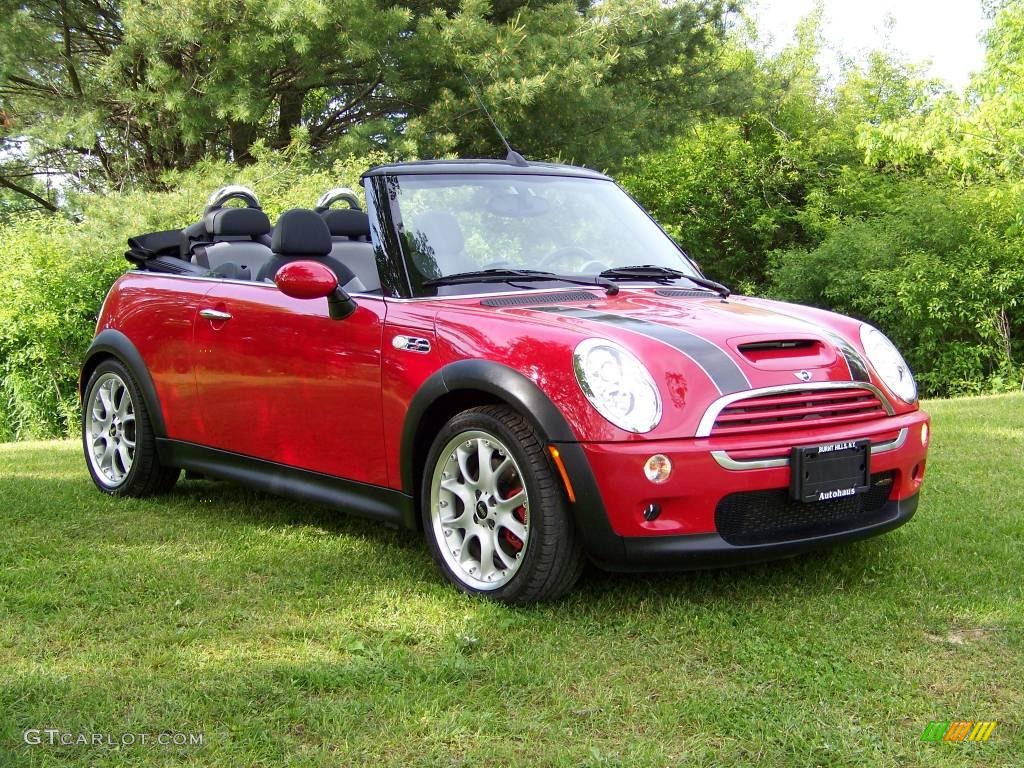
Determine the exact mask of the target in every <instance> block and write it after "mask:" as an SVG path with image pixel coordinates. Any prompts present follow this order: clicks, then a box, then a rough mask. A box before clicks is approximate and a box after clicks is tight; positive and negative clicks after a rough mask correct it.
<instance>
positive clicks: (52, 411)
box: [0, 146, 387, 440]
mask: <svg viewBox="0 0 1024 768" xmlns="http://www.w3.org/2000/svg"><path fill="white" fill-rule="evenodd" d="M255 152H256V156H257V161H256V162H255V163H253V164H252V165H249V166H247V167H246V168H244V169H238V168H235V167H234V166H232V165H230V164H228V163H224V162H204V163H200V164H199V165H198V166H197V167H196V168H195V169H193V170H191V171H188V172H183V173H175V174H171V175H169V176H167V177H166V178H165V183H166V185H167V187H168V191H166V192H157V193H154V192H130V193H124V194H112V195H105V196H98V195H85V196H81V197H79V199H77V200H76V201H75V204H76V206H78V207H80V209H81V211H82V220H81V222H80V223H74V222H71V221H69V220H66V219H61V218H53V217H42V216H35V217H31V218H23V219H21V220H19V221H17V222H16V223H14V224H11V225H9V226H7V227H5V228H2V229H0V242H3V243H4V250H5V253H6V257H5V258H4V259H3V260H0V285H2V286H3V290H4V298H3V301H2V302H0V430H2V431H0V440H4V439H13V438H29V437H46V436H55V435H67V434H73V433H75V432H76V430H77V428H78V427H77V424H78V421H77V419H78V395H77V389H76V382H77V378H78V369H79V365H80V364H81V360H82V356H83V354H84V352H85V349H86V347H87V346H88V344H89V341H90V340H91V338H92V335H93V328H94V325H95V323H96V317H97V314H98V312H99V308H100V305H101V303H102V301H103V297H104V295H105V294H106V292H107V290H108V289H109V288H110V285H111V284H112V283H113V281H114V280H115V279H116V278H117V277H118V276H119V275H121V274H122V273H123V272H125V271H126V270H127V269H128V268H129V264H128V262H127V261H125V260H124V258H123V256H122V254H123V252H124V249H125V247H126V242H125V241H126V240H127V238H128V237H129V236H131V235H136V234H139V233H140V232H149V231H156V230H161V229H171V228H178V227H183V226H185V225H187V224H189V223H191V222H192V221H195V220H197V219H198V218H199V215H200V213H201V211H202V208H203V205H204V204H205V201H206V197H207V196H208V195H209V194H210V192H211V191H212V190H214V189H216V188H217V187H219V186H222V185H224V184H228V183H239V184H247V185H249V186H251V187H253V188H254V189H256V190H257V191H258V193H259V195H260V202H261V203H262V204H263V206H264V208H265V209H266V210H267V212H268V214H270V215H271V216H272V217H274V216H276V215H277V214H278V213H280V212H281V211H283V210H286V209H288V208H293V207H310V206H312V205H313V203H314V202H315V201H316V199H317V198H318V197H319V196H320V195H321V194H322V193H323V192H324V191H325V190H327V189H329V188H331V187H336V186H343V185H348V186H350V187H352V188H354V189H358V188H359V187H358V177H359V174H360V173H362V172H363V171H364V170H366V169H367V168H368V167H370V166H371V165H374V164H377V163H380V162H383V161H384V160H386V159H387V158H386V157H385V156H383V155H376V156H369V157H361V158H348V159H346V160H345V161H339V162H337V163H336V164H335V165H334V166H333V167H332V168H330V169H327V170H322V169H321V170H318V169H317V167H315V165H314V163H313V159H312V157H311V155H310V153H309V151H308V150H307V149H303V148H301V147H293V148H292V149H291V150H289V151H288V152H284V153H276V152H270V151H267V150H264V149H262V148H260V147H258V146H257V147H256V148H255Z"/></svg>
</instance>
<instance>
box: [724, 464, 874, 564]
mask: <svg viewBox="0 0 1024 768" xmlns="http://www.w3.org/2000/svg"><path fill="white" fill-rule="evenodd" d="M893 474H894V473H892V472H880V473H878V474H874V475H872V476H871V487H870V488H868V490H867V491H866V492H865V493H862V494H860V495H857V496H848V497H846V498H841V499H832V500H830V501H816V502H809V503H805V502H802V501H797V500H795V499H793V498H791V497H790V495H789V490H788V489H785V490H771V491H749V492H745V493H731V494H729V495H728V496H726V497H725V498H723V499H722V500H721V501H720V502H718V507H717V508H716V509H715V527H716V528H717V529H718V533H719V535H720V536H721V537H722V538H723V539H725V541H726V542H728V543H729V544H732V545H734V546H750V545H752V544H773V543H777V542H780V541H795V540H798V539H808V538H813V537H816V536H827V535H829V534H832V533H841V532H843V531H849V530H852V529H854V528H862V527H864V526H866V525H872V524H875V523H881V522H884V521H885V519H886V518H887V517H889V516H890V513H889V512H887V511H885V504H886V502H887V501H888V500H889V494H890V492H891V491H892V482H893Z"/></svg>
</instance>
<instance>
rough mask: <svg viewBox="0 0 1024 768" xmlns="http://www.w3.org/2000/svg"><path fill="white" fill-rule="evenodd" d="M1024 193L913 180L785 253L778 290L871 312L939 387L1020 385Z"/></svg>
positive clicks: (928, 384) (920, 373) (936, 390)
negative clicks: (1016, 225)
mask: <svg viewBox="0 0 1024 768" xmlns="http://www.w3.org/2000/svg"><path fill="white" fill-rule="evenodd" d="M1022 202H1024V201H1022V200H1021V199H1020V198H1019V196H1014V195H1005V196H1003V197H996V196H993V195H991V194H988V193H986V192H974V193H968V192H965V191H964V190H963V189H959V188H956V187H947V188H942V187H937V186H936V185H934V184H927V183H923V182H907V183H905V184H904V185H902V186H901V188H900V190H899V198H898V200H897V201H896V202H895V203H894V204H893V205H892V207H891V208H890V209H889V210H887V211H886V212H885V213H882V214H880V215H878V216H875V217H872V218H851V219H849V220H847V221H844V222H842V223H840V224H838V225H837V226H836V227H835V228H834V229H833V230H832V231H831V232H830V233H829V235H828V236H827V237H825V239H824V240H823V241H822V242H821V243H820V244H819V245H817V246H816V247H814V248H810V249H807V248H795V249H789V250H786V251H780V252H777V253H776V254H775V255H774V257H773V260H772V261H773V265H772V270H771V285H772V292H773V293H774V294H775V295H777V296H778V297H780V298H784V299H787V300H791V301H798V302H803V303H807V304H815V305H818V306H824V307H828V308H830V309H834V310H836V311H838V312H843V313H846V314H850V315H853V316H856V317H860V318H863V319H865V320H867V321H869V322H871V323H872V324H874V325H877V326H878V327H879V328H881V329H882V330H884V331H885V332H886V333H887V334H888V335H889V336H890V337H891V338H892V339H893V340H894V342H895V343H896V345H897V346H898V347H900V348H901V350H902V351H903V353H904V355H905V356H906V357H907V361H908V362H909V363H910V365H911V368H913V369H914V370H915V371H916V372H917V378H918V384H919V386H920V387H921V389H922V391H923V392H924V393H926V394H929V395H951V394H963V393H976V392H979V391H986V390H990V389H1006V388H1016V387H1019V385H1020V374H1021V371H1020V370H1019V364H1018V363H1016V362H1015V361H1016V360H1017V359H1019V355H1020V352H1021V349H1020V346H1021V334H1022V332H1024V305H1022V303H1021V298H1020V297H1021V296H1022V295H1024V244H1021V243H1019V238H1018V237H1016V236H1015V235H1014V234H1013V221H1014V211H1015V210H1016V209H1017V208H1019V206H1020V204H1021V203H1022Z"/></svg>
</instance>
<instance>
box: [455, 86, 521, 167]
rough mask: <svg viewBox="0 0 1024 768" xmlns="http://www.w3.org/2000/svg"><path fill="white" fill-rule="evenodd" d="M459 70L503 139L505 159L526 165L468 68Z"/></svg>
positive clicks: (496, 131)
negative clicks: (507, 137) (470, 75)
mask: <svg viewBox="0 0 1024 768" xmlns="http://www.w3.org/2000/svg"><path fill="white" fill-rule="evenodd" d="M459 71H460V72H462V76H463V77H464V78H466V85H468V86H469V90H470V91H471V92H472V94H473V97H474V98H475V99H476V103H477V104H479V105H480V109H482V110H483V112H484V114H485V115H487V120H488V121H489V122H490V124H491V127H492V128H494V132H495V133H496V134H498V138H499V139H501V143H502V144H504V145H505V150H506V151H507V152H508V154H507V155H506V156H505V159H506V160H508V161H510V162H513V163H515V164H516V165H526V164H527V163H526V158H525V157H523V156H522V155H520V154H519V153H518V152H516V151H515V150H514V149H512V145H511V144H509V143H508V139H506V138H505V134H504V133H502V132H501V128H499V127H498V122H497V121H496V120H495V119H494V116H493V115H492V114H491V111H490V110H489V109H487V105H486V104H485V103H484V100H483V98H482V97H481V96H480V92H479V91H478V90H477V89H476V86H475V85H473V81H472V80H470V79H469V75H467V74H466V70H464V69H462V67H459Z"/></svg>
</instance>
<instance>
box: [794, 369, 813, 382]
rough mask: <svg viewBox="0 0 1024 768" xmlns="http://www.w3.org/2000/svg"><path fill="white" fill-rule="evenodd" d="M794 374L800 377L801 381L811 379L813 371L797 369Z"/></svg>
mask: <svg viewBox="0 0 1024 768" xmlns="http://www.w3.org/2000/svg"><path fill="white" fill-rule="evenodd" d="M793 375H794V376H796V377H797V378H798V379H800V381H810V380H811V372H810V371H797V372H796V373H795V374H793Z"/></svg>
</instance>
